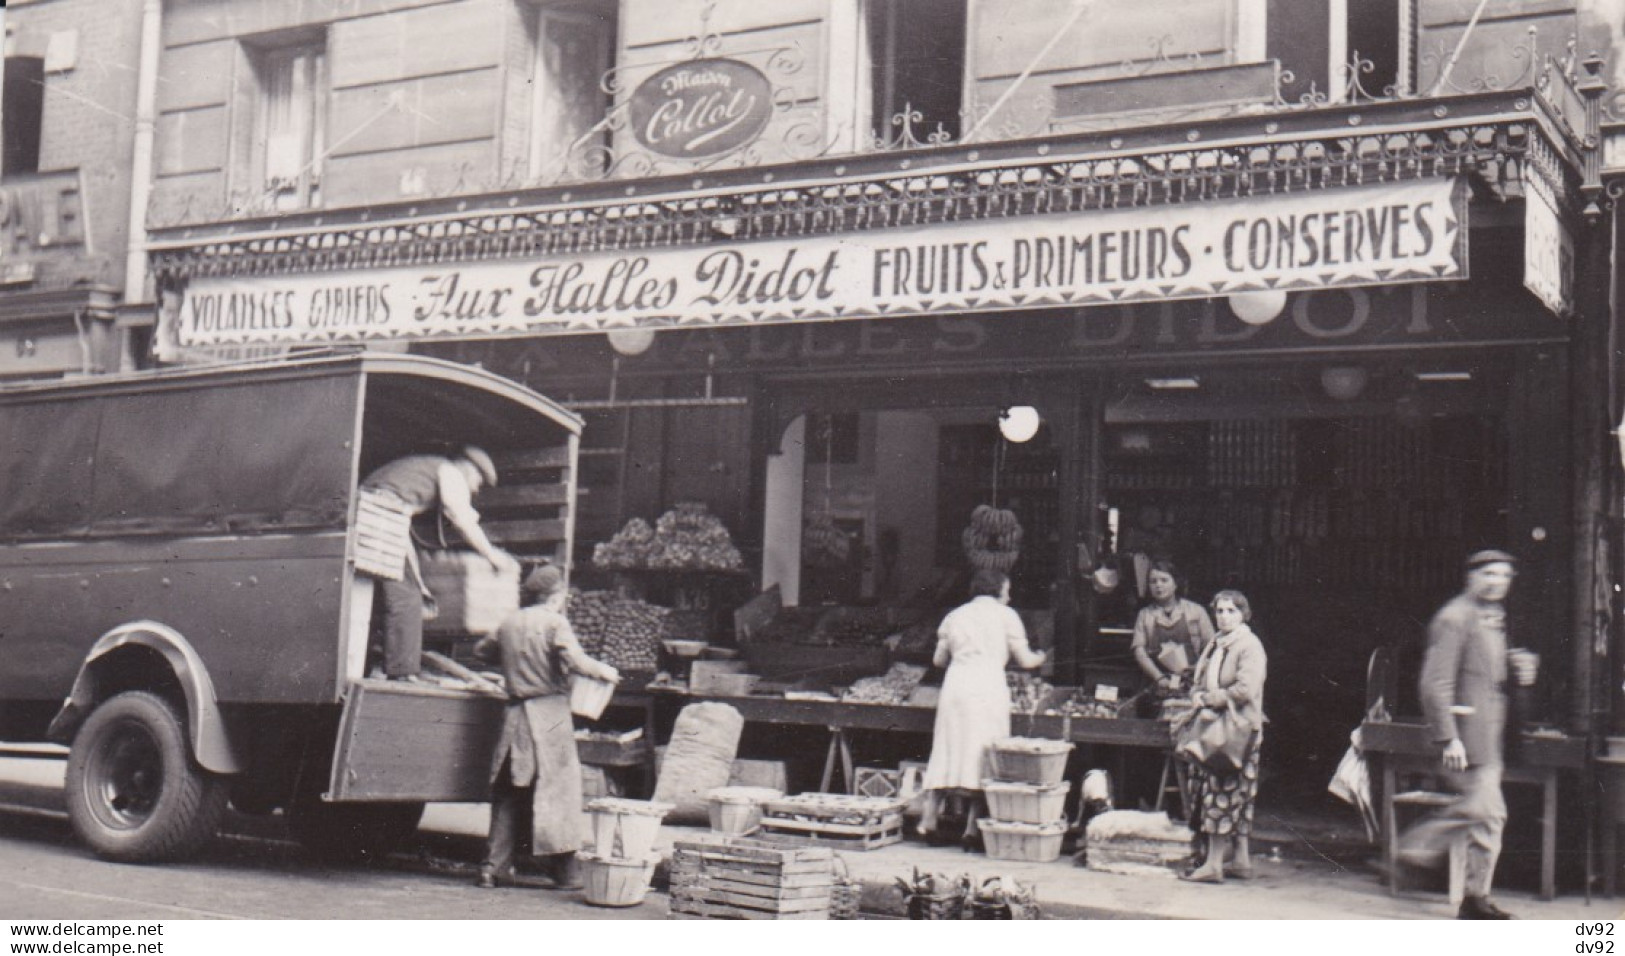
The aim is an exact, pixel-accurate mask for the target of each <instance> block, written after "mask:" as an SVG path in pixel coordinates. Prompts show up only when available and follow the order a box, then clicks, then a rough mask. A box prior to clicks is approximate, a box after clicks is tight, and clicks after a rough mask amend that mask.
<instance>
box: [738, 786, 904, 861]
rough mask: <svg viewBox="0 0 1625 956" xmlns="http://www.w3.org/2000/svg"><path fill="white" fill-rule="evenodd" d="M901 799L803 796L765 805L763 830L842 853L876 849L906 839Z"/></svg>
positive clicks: (830, 795)
mask: <svg viewBox="0 0 1625 956" xmlns="http://www.w3.org/2000/svg"><path fill="white" fill-rule="evenodd" d="M907 806H908V801H907V800H904V799H902V798H901V797H898V796H895V795H894V796H890V797H863V796H850V795H848V794H844V793H803V794H798V795H796V796H793V797H784V798H782V799H779V800H769V801H768V802H767V803H764V804H763V805H762V831H763V832H764V833H768V834H772V835H776V836H780V837H792V838H795V839H798V840H803V841H808V842H827V843H830V844H833V845H836V846H839V847H840V848H841V849H843V850H877V849H879V848H880V847H883V846H891V845H892V844H893V843H901V842H902V840H903V809H904V808H905V807H907Z"/></svg>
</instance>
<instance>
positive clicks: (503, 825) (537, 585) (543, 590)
mask: <svg viewBox="0 0 1625 956" xmlns="http://www.w3.org/2000/svg"><path fill="white" fill-rule="evenodd" d="M522 593H523V595H524V598H525V607H523V608H521V609H519V610H517V611H515V612H513V613H512V614H511V615H509V616H508V619H507V620H505V621H503V622H502V626H501V627H499V628H498V629H497V632H496V633H495V634H493V635H491V636H490V637H486V638H483V639H482V640H481V641H480V642H479V643H478V644H476V645H475V646H474V655H475V656H476V657H479V658H481V659H484V660H496V661H498V662H499V663H500V665H501V667H502V678H503V682H504V686H505V687H506V688H507V691H508V706H507V708H506V711H505V713H504V716H503V721H502V737H501V738H500V740H499V741H498V744H497V749H496V753H495V755H494V756H493V757H492V760H491V831H490V835H489V836H488V837H487V838H486V841H485V859H484V861H483V862H482V863H481V864H480V875H479V879H478V881H477V885H479V886H481V887H484V888H490V887H493V886H496V885H497V883H498V882H499V881H505V880H509V879H511V878H512V876H513V865H514V861H515V857H516V856H518V855H519V854H520V852H521V851H522V849H523V848H524V847H525V846H526V845H527V844H528V846H529V848H530V852H531V853H532V854H534V855H535V856H537V857H540V858H542V859H543V861H544V862H543V867H544V872H545V875H547V876H548V877H550V878H551V880H552V882H553V885H554V886H555V887H556V888H558V889H579V888H580V886H581V879H580V876H579V875H578V873H579V871H578V867H577V865H576V851H577V850H579V849H581V844H582V839H583V834H584V832H585V829H586V827H585V823H584V821H583V814H582V809H581V762H580V758H579V757H578V756H577V755H576V738H575V726H574V723H573V721H572V718H571V716H570V683H569V675H570V674H572V673H575V674H581V675H583V676H586V677H593V678H597V679H599V680H605V681H611V682H613V681H617V680H619V679H620V674H619V673H618V672H617V671H616V670H615V668H613V667H610V666H609V665H608V664H602V663H599V662H598V661H595V660H593V659H592V658H590V657H588V656H587V655H586V653H585V652H584V651H582V649H581V644H580V643H579V642H578V641H577V640H576V636H575V632H574V631H572V630H571V629H570V621H569V620H568V619H567V618H566V617H565V616H564V602H565V598H566V592H565V589H564V575H562V574H561V573H560V572H559V569H558V568H555V567H553V566H552V565H542V566H541V567H539V568H536V569H535V570H533V571H531V572H530V574H529V575H527V576H526V578H525V581H524V584H523V585H522Z"/></svg>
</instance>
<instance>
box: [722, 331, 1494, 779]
mask: <svg viewBox="0 0 1625 956" xmlns="http://www.w3.org/2000/svg"><path fill="white" fill-rule="evenodd" d="M1515 365H1516V363H1515V362H1514V361H1513V360H1512V357H1511V356H1510V355H1499V356H1497V355H1493V354H1490V355H1480V356H1474V357H1472V358H1471V359H1470V360H1469V359H1465V358H1463V357H1461V356H1440V357H1432V358H1427V359H1423V360H1416V359H1406V360H1394V359H1391V358H1390V359H1382V358H1377V359H1372V360H1369V361H1363V362H1340V363H1326V362H1311V361H1303V362H1279V361H1278V362H1275V363H1271V364H1268V365H1247V364H1236V365H1230V366H1219V367H1213V366H1211V365H1209V366H1204V367H1203V368H1202V369H1201V370H1200V371H1198V372H1195V373H1192V372H1187V371H1183V370H1178V371H1176V370H1169V369H1149V370H1147V371H1145V372H1141V373H1135V374H1125V373H1118V374H1115V375H1113V376H1111V377H1110V379H1109V380H1108V381H1107V382H1106V384H1104V386H1103V387H1102V388H1101V389H1100V390H1098V391H1096V392H1094V393H1093V394H1094V395H1096V396H1098V399H1097V400H1095V401H1093V402H1091V400H1090V399H1088V398H1085V399H1084V400H1083V402H1084V413H1085V414H1089V412H1090V411H1093V413H1094V414H1095V415H1097V416H1098V421H1099V423H1100V425H1099V427H1098V429H1096V430H1094V432H1093V435H1094V436H1095V437H1093V439H1092V441H1093V443H1094V445H1095V447H1092V448H1090V449H1087V450H1085V451H1084V453H1083V454H1082V456H1081V457H1082V461H1083V462H1084V473H1083V474H1082V475H1081V476H1080V479H1079V481H1078V484H1079V486H1080V487H1079V491H1078V493H1079V495H1080V498H1079V500H1080V501H1082V500H1083V499H1084V497H1085V496H1087V495H1089V494H1090V492H1091V491H1093V492H1097V493H1098V500H1097V501H1096V507H1095V508H1093V509H1090V508H1087V507H1079V508H1078V517H1077V523H1076V524H1077V529H1078V530H1077V534H1076V535H1075V539H1074V540H1069V541H1062V539H1061V532H1060V527H1061V522H1060V512H1061V509H1062V497H1063V495H1065V494H1067V493H1068V492H1067V489H1065V488H1064V487H1063V482H1062V479H1061V473H1062V466H1061V459H1062V457H1063V452H1064V449H1063V448H1062V447H1061V444H1062V443H1061V442H1060V441H1058V439H1057V432H1058V430H1057V429H1056V428H1055V427H1053V426H1052V423H1051V420H1050V419H1051V417H1052V416H1053V415H1055V413H1056V411H1057V410H1056V409H1054V408H1052V407H1051V408H1046V407H1045V404H1044V402H1043V401H1042V399H1039V400H1037V401H1036V404H1035V406H1034V407H1035V408H1036V410H1037V412H1038V416H1039V421H1038V424H1037V427H1036V428H1035V429H1033V430H1032V431H1031V434H1021V435H1019V437H1021V438H1023V439H1024V440H1022V441H1013V440H1011V438H1009V437H1006V434H1001V411H1002V410H1001V409H999V408H996V407H993V406H988V407H981V406H965V407H924V408H921V407H894V408H872V409H865V410H862V411H845V412H835V413H821V412H817V411H813V412H809V413H807V414H805V415H803V416H801V417H798V418H796V419H795V420H794V421H792V423H791V424H790V426H789V427H788V428H787V429H786V430H785V432H784V436H783V438H782V440H781V442H780V448H779V454H777V455H774V456H772V457H771V458H770V461H769V464H768V469H767V472H768V477H767V492H766V506H765V511H764V516H763V524H764V532H765V533H764V537H763V540H764V542H765V544H764V556H763V568H764V579H763V582H762V584H763V587H764V588H772V587H774V586H777V590H778V593H779V599H780V600H781V601H782V603H783V605H784V607H785V610H784V612H783V614H782V615H781V618H782V619H794V620H798V621H799V622H800V624H799V626H800V627H801V628H802V629H804V630H806V629H816V627H817V624H816V622H817V621H818V620H819V617H820V614H819V611H818V609H819V608H825V609H828V608H845V609H869V613H870V614H871V615H874V616H873V617H872V618H871V621H872V622H876V623H873V624H872V626H871V628H870V630H869V631H868V632H867V633H865V631H864V628H862V627H859V626H854V627H852V628H849V629H848V632H847V634H848V636H850V637H852V638H854V639H856V640H860V641H880V640H882V639H883V638H884V637H887V636H888V635H886V634H884V633H883V632H885V631H887V630H888V629H889V628H890V629H895V630H896V631H897V633H896V634H894V635H889V636H890V637H891V640H889V641H886V642H885V644H886V646H887V648H888V651H889V653H888V656H887V657H886V659H884V660H883V659H881V658H879V657H874V658H865V660H866V661H867V662H868V664H869V666H870V667H871V668H873V669H874V672H875V673H878V672H879V671H880V670H881V669H882V668H883V667H884V665H885V664H886V663H887V662H895V661H898V660H906V661H911V662H914V663H916V664H921V665H923V664H928V663H929V654H930V649H931V640H932V634H931V624H932V622H934V620H935V619H937V618H939V617H940V614H941V612H943V611H945V610H947V609H948V608H951V607H953V606H954V605H956V604H958V603H960V602H961V601H962V599H963V593H964V585H965V583H966V581H967V579H968V577H969V573H970V570H969V565H968V563H967V559H966V553H965V550H964V548H963V547H962V543H963V538H962V536H963V535H964V534H965V533H966V529H967V524H968V522H969V519H970V517H971V515H972V512H973V509H975V508H976V507H977V506H979V505H988V506H992V507H994V508H1000V509H1009V510H1010V511H1012V512H1013V513H1014V514H1015V515H1016V517H1017V520H1018V521H1019V523H1020V527H1021V529H1022V530H1021V539H1020V542H1021V543H1020V551H1019V557H1017V558H1016V559H1015V561H1014V563H1013V565H1011V567H1010V569H1009V570H1010V574H1011V577H1012V582H1013V588H1012V590H1013V599H1012V605H1013V606H1014V607H1016V608H1017V609H1018V610H1020V611H1021V613H1022V614H1023V617H1024V619H1025V620H1027V621H1028V623H1029V625H1030V627H1029V631H1030V632H1033V642H1034V643H1035V645H1041V646H1052V645H1053V644H1054V643H1055V641H1056V636H1055V634H1054V633H1053V631H1054V625H1055V621H1056V620H1057V618H1060V619H1062V620H1063V621H1064V620H1070V621H1073V622H1075V630H1076V632H1077V637H1076V642H1077V648H1076V656H1077V659H1078V662H1079V665H1080V668H1079V673H1078V674H1077V675H1076V678H1075V682H1076V683H1077V685H1078V691H1077V692H1076V696H1075V697H1074V700H1075V701H1077V700H1092V699H1094V698H1095V697H1096V696H1097V689H1098V688H1100V686H1101V685H1106V687H1107V689H1108V690H1111V691H1113V692H1115V694H1116V698H1117V700H1118V701H1124V700H1128V699H1131V698H1133V697H1134V696H1135V695H1136V694H1137V693H1138V692H1139V691H1140V690H1142V689H1143V686H1142V680H1141V678H1140V676H1139V674H1138V672H1137V671H1136V670H1135V668H1134V667H1133V660H1132V656H1131V654H1130V650H1129V638H1130V633H1131V628H1132V624H1133V618H1134V615H1135V613H1136V612H1137V610H1138V608H1139V607H1140V606H1141V605H1142V604H1143V603H1144V601H1145V600H1146V598H1145V590H1144V588H1145V579H1146V567H1147V564H1148V563H1149V561H1150V560H1152V559H1155V558H1168V559H1172V560H1173V561H1174V562H1175V563H1176V564H1177V565H1178V566H1179V568H1180V571H1181V573H1182V576H1183V577H1184V579H1185V580H1184V582H1183V583H1184V591H1185V594H1186V596H1188V597H1190V598H1191V599H1193V600H1195V601H1198V602H1201V603H1205V602H1206V601H1207V600H1208V599H1209V598H1211V596H1212V595H1213V593H1214V592H1216V591H1217V590H1219V589H1221V588H1239V589H1241V590H1243V591H1244V592H1245V593H1247V594H1248V595H1249V597H1250V598H1251V599H1252V601H1253V606H1254V608H1255V614H1256V617H1255V620H1254V629H1255V630H1256V631H1257V632H1258V633H1259V634H1260V635H1261V637H1262V638H1263V639H1264V641H1265V642H1266V645H1267V647H1268V648H1269V650H1270V653H1271V679H1270V682H1269V688H1268V700H1267V709H1268V711H1269V713H1270V714H1271V716H1272V719H1273V720H1274V722H1275V726H1274V727H1273V728H1272V734H1271V735H1270V744H1269V745H1267V746H1269V749H1270V750H1271V751H1273V752H1274V753H1272V754H1271V757H1272V758H1273V759H1271V760H1270V761H1269V763H1270V764H1271V765H1272V768H1271V769H1272V771H1273V772H1272V773H1271V776H1272V777H1274V778H1276V779H1277V782H1278V784H1279V785H1278V786H1276V787H1275V790H1276V792H1277V794H1285V793H1295V794H1296V795H1299V796H1303V797H1306V798H1311V799H1313V798H1318V797H1319V796H1320V795H1322V794H1323V793H1324V787H1325V783H1326V781H1327V780H1328V779H1329V777H1330V774H1331V772H1332V770H1333V769H1334V768H1335V766H1336V762H1337V760H1338V759H1339V757H1340V756H1341V755H1342V752H1343V750H1344V749H1345V748H1346V747H1347V741H1348V733H1349V731H1350V730H1352V729H1353V728H1354V727H1355V726H1357V725H1358V723H1359V721H1360V719H1361V717H1362V715H1363V713H1364V712H1365V709H1366V707H1367V704H1368V701H1367V699H1366V683H1367V682H1366V676H1367V675H1366V668H1367V665H1368V662H1369V660H1370V659H1371V655H1372V652H1373V651H1374V650H1375V649H1377V648H1378V647H1381V646H1384V645H1394V646H1395V647H1396V653H1397V655H1398V659H1399V660H1400V661H1401V665H1402V666H1412V667H1414V664H1415V659H1416V658H1417V657H1418V656H1419V653H1420V648H1421V641H1422V638H1423V635H1424V633H1425V630H1426V624H1427V620H1428V619H1429V617H1430V616H1431V614H1432V613H1433V611H1434V610H1435V609H1436V608H1437V607H1438V606H1439V605H1440V604H1441V603H1442V602H1443V601H1444V600H1446V599H1448V598H1449V597H1450V596H1451V595H1452V594H1454V593H1455V592H1456V590H1457V589H1458V587H1459V585H1460V572H1459V564H1460V560H1461V556H1462V555H1463V554H1465V553H1467V552H1468V551H1470V550H1472V549H1473V548H1476V547H1483V546H1489V545H1490V544H1494V543H1497V542H1503V541H1505V540H1506V535H1507V533H1508V530H1509V522H1508V518H1509V515H1508V472H1509V469H1510V466H1509V464H1508V462H1509V457H1508V454H1507V450H1508V447H1507V446H1508V440H1509V426H1508V406H1509V402H1511V401H1513V400H1514V399H1512V398H1509V396H1516V395H1518V394H1520V390H1519V389H1517V388H1515V387H1514V378H1515V377H1516V376H1517V372H1516V370H1515V367H1514V366H1515ZM1091 406H1092V407H1091ZM1003 424H1004V425H1005V428H1006V433H1008V430H1009V425H1008V422H1004V423H1003ZM1084 434H1085V435H1088V434H1089V432H1088V431H1087V430H1086V431H1085V432H1084ZM1079 440H1083V441H1089V440H1090V439H1088V438H1085V439H1079ZM1091 468H1092V469H1093V475H1091V474H1090V470H1091ZM832 534H839V535H840V536H841V537H842V538H844V539H845V540H844V542H843V543H842V544H841V545H839V546H838V547H835V548H831V547H828V546H826V545H825V543H824V542H825V541H826V540H827V539H828V538H829V537H830V536H831V535H832ZM1067 549H1070V551H1071V554H1066V553H1065V551H1066V550H1067ZM1066 558H1070V559H1071V560H1070V561H1067V560H1065V559H1066ZM1068 566H1070V568H1072V569H1074V573H1075V578H1074V580H1073V581H1072V582H1070V584H1071V585H1072V586H1071V587H1069V588H1063V587H1062V586H1061V585H1062V583H1063V581H1064V577H1065V575H1066V573H1067V570H1066V568H1067V567H1068ZM1102 566H1105V567H1110V568H1111V569H1113V570H1114V571H1115V572H1116V577H1117V580H1118V582H1119V583H1118V586H1117V588H1116V589H1115V590H1112V591H1110V592H1107V593H1101V592H1102V589H1101V588H1099V587H1097V586H1095V581H1096V580H1097V576H1094V575H1093V574H1092V572H1093V571H1094V570H1096V569H1097V568H1100V567H1102ZM1099 577H1100V578H1101V579H1104V580H1110V576H1109V575H1107V576H1099ZM1060 601H1072V602H1075V603H1074V606H1073V608H1072V611H1073V613H1071V614H1057V611H1058V606H1057V605H1058V602H1060ZM887 608H890V609H893V610H892V612H891V616H890V617H884V616H881V615H880V613H879V612H880V610H881V609H887ZM848 613H849V614H857V613H859V612H857V611H849V612H848ZM781 623H783V624H784V625H785V626H784V627H783V628H781V630H780V632H779V633H777V634H776V635H775V637H776V638H777V639H782V640H789V641H801V640H809V639H810V638H809V637H806V636H797V635H796V634H795V633H794V632H793V626H792V625H790V624H789V623H788V622H787V620H781ZM820 640H821V641H826V640H832V639H830V638H828V636H827V635H824V636H821V638H820ZM749 653H750V652H749V651H747V654H749ZM826 657H827V658H829V659H831V660H832V661H835V662H837V666H836V668H835V670H836V671H840V672H841V673H839V674H838V676H839V677H841V678H851V677H853V676H855V675H854V673H853V672H851V671H850V670H849V669H846V668H843V667H842V666H840V664H842V663H845V662H846V657H844V656H843V655H842V654H840V653H837V652H835V651H834V649H833V648H832V649H831V651H830V652H829V653H828V654H827V655H826ZM804 670H805V671H806V672H805V673H803V674H799V675H797V674H786V675H783V676H785V677H786V678H793V679H794V680H795V681H796V682H799V683H800V685H801V686H803V687H808V686H813V685H819V684H821V683H827V682H828V678H829V676H830V674H831V673H834V672H833V671H832V672H830V673H821V672H820V671H819V669H818V668H817V667H809V668H805V669H804ZM1048 676H1049V677H1051V678H1053V677H1054V675H1053V674H1051V675H1048ZM940 677H941V675H940V673H935V672H932V673H928V674H926V675H925V676H924V678H923V680H922V682H923V683H924V684H925V685H927V686H929V685H930V684H932V683H934V682H937V681H940ZM1400 686H1401V688H1402V694H1401V699H1400V700H1399V701H1390V702H1385V703H1386V705H1387V706H1388V707H1389V709H1390V711H1391V712H1394V713H1402V714H1407V715H1409V714H1415V713H1418V712H1419V710H1418V706H1417V703H1416V700H1415V694H1414V675H1412V676H1411V677H1407V678H1406V679H1403V680H1401V681H1400ZM1040 692H1042V691H1040ZM1018 698H1019V695H1018ZM1153 703H1154V702H1153V701H1151V700H1149V699H1146V700H1144V701H1143V702H1142V703H1141V704H1140V705H1139V706H1131V707H1128V708H1125V709H1122V710H1121V711H1120V715H1121V716H1124V717H1135V716H1139V717H1153V716H1155V708H1154V706H1150V705H1151V704H1153ZM1054 704H1055V699H1054V698H1052V699H1051V700H1050V701H1049V705H1050V706H1053V705H1054ZM1103 712H1104V708H1102V709H1100V710H1098V711H1097V710H1091V714H1095V715H1098V714H1100V713H1103ZM1140 776H1141V775H1139V774H1136V775H1135V777H1136V780H1135V781H1134V782H1135V783H1137V784H1139V785H1141V788H1142V789H1144V788H1145V787H1147V786H1153V787H1154V785H1155V781H1156V776H1155V770H1154V769H1153V771H1152V772H1151V776H1150V780H1149V781H1145V780H1139V779H1138V778H1139V777H1140ZM1140 796H1141V798H1143V799H1149V798H1150V797H1151V796H1152V794H1150V793H1146V794H1141V795H1140Z"/></svg>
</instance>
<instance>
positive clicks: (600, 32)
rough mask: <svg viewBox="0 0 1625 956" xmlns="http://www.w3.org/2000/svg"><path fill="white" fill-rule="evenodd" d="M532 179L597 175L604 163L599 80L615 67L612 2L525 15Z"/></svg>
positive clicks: (604, 110)
mask: <svg viewBox="0 0 1625 956" xmlns="http://www.w3.org/2000/svg"><path fill="white" fill-rule="evenodd" d="M530 18H531V36H532V38H533V43H532V47H533V50H534V58H533V60H532V64H531V71H532V72H531V91H532V92H531V127H530V175H531V178H533V179H537V178H555V177H557V176H558V175H560V174H561V173H562V174H567V175H572V176H578V177H590V176H594V175H599V174H602V173H603V172H604V171H605V169H606V166H607V160H608V158H609V151H608V148H607V147H608V146H609V130H608V129H607V128H605V127H604V126H603V120H604V117H605V116H606V115H607V114H608V113H609V110H610V107H611V106H612V105H613V102H612V98H611V97H610V95H609V94H608V93H606V92H605V91H604V77H605V75H606V74H607V73H608V72H609V70H610V68H611V67H612V66H614V63H615V45H616V30H617V23H616V4H615V3H614V2H613V0H591V2H580V3H552V4H546V5H542V6H536V7H533V8H532V9H531V12H530Z"/></svg>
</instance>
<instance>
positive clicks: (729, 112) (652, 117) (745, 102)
mask: <svg viewBox="0 0 1625 956" xmlns="http://www.w3.org/2000/svg"><path fill="white" fill-rule="evenodd" d="M629 112H630V119H631V126H632V134H633V135H634V136H636V137H637V140H638V142H639V143H642V144H643V146H644V148H646V149H648V150H651V151H653V152H656V153H659V154H660V155H662V156H670V157H672V158H674V159H703V158H705V157H707V156H720V155H722V154H724V153H731V152H733V151H734V150H736V149H739V148H740V147H741V146H745V145H746V144H748V143H750V142H751V141H753V140H755V139H756V137H758V136H760V135H761V133H762V130H763V129H764V128H765V127H766V126H767V121H768V119H769V117H770V116H771V115H772V113H773V89H772V86H771V85H770V84H769V83H768V81H767V77H766V76H763V75H762V72H761V71H760V70H758V69H756V68H755V67H754V66H751V65H750V64H749V63H741V62H740V61H738V60H720V59H705V60H690V61H688V62H687V63H679V64H676V65H675V66H668V67H666V68H665V69H664V70H661V71H660V72H659V73H656V74H655V75H654V76H651V77H649V78H648V79H647V80H644V81H643V82H642V83H640V84H638V88H637V89H636V90H633V91H632V99H631V102H630V104H629Z"/></svg>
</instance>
